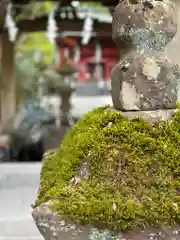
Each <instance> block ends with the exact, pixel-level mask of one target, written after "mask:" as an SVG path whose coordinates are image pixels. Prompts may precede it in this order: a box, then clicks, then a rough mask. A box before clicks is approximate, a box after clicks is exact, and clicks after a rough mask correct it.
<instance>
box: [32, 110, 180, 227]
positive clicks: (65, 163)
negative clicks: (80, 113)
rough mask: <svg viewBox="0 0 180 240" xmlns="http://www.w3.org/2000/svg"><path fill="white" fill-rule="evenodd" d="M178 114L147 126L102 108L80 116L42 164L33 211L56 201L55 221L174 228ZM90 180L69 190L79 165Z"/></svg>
mask: <svg viewBox="0 0 180 240" xmlns="http://www.w3.org/2000/svg"><path fill="white" fill-rule="evenodd" d="M179 149H180V112H179V111H178V112H177V113H176V114H175V116H174V117H173V119H172V120H171V121H166V122H163V121H157V122H154V123H153V124H152V125H150V124H148V122H146V121H145V120H143V119H141V118H136V119H134V120H133V121H128V119H127V118H126V117H124V116H122V115H121V114H120V113H119V112H118V111H110V110H108V109H106V107H101V108H98V109H95V110H93V111H91V112H89V113H88V114H86V115H85V116H84V117H83V118H82V119H80V120H79V121H78V122H77V124H75V125H74V126H73V127H72V129H71V130H70V131H69V132H68V133H67V135H66V136H65V138H64V140H63V142H62V144H61V146H60V148H59V150H58V151H57V152H56V153H55V154H52V155H51V156H50V159H48V160H47V161H46V159H45V160H44V162H43V169H42V172H41V186H40V191H39V195H38V198H37V201H36V204H35V205H36V206H37V205H39V204H41V203H43V202H46V201H48V200H49V199H56V201H54V204H53V206H52V208H53V210H54V211H57V212H58V214H60V215H65V216H69V217H70V218H71V219H73V220H75V221H80V222H81V223H82V224H91V225H94V226H95V227H98V228H108V229H110V230H128V229H133V228H144V227H147V226H159V225H165V224H174V223H179V222H180V150H179ZM85 158H86V159H88V163H89V170H90V176H89V177H88V179H82V180H81V181H80V182H79V183H78V184H74V185H70V184H69V183H70V181H71V179H72V178H73V177H74V176H75V175H76V173H77V171H78V169H79V167H80V165H81V161H82V160H83V159H85Z"/></svg>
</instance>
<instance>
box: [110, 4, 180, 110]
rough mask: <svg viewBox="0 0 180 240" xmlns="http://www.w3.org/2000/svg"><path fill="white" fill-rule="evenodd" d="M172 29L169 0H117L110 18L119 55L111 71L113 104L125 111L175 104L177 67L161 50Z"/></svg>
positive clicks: (179, 78)
mask: <svg viewBox="0 0 180 240" xmlns="http://www.w3.org/2000/svg"><path fill="white" fill-rule="evenodd" d="M176 30H177V18H176V13H175V8H174V4H173V3H172V2H170V1H168V0H162V1H158V0H157V1H156V0H148V1H136V0H130V1H129V0H123V1H120V3H119V4H118V6H117V8H116V10H115V14H114V18H113V37H114V39H115V41H116V43H117V48H118V51H119V55H120V61H119V63H118V64H117V65H116V66H115V68H114V69H113V71H112V75H111V86H112V100H113V105H114V107H115V108H117V109H120V110H126V111H128V110H141V111H143V110H156V109H173V108H175V106H176V101H177V98H178V87H179V84H180V68H179V67H178V66H176V65H172V64H171V63H170V62H169V61H168V59H167V57H165V56H164V55H163V53H162V52H163V50H164V47H165V46H166V44H167V43H168V42H169V41H170V40H171V39H172V38H173V37H174V35H175V34H176ZM158 51H159V52H160V53H158Z"/></svg>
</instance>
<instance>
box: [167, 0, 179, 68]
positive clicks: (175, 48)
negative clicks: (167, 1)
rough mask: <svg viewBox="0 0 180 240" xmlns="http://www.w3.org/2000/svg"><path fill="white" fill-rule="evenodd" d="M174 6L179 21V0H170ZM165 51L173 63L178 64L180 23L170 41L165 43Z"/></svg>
mask: <svg viewBox="0 0 180 240" xmlns="http://www.w3.org/2000/svg"><path fill="white" fill-rule="evenodd" d="M172 1H173V2H174V4H175V6H176V12H177V17H178V22H180V1H178V0H172ZM165 52H166V54H167V56H168V57H169V59H170V60H171V61H172V63H174V64H179V65H180V24H178V28H177V34H176V35H175V37H174V38H173V39H172V41H171V42H170V43H169V44H168V45H167V47H166V49H165Z"/></svg>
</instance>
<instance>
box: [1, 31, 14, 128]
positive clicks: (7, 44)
mask: <svg viewBox="0 0 180 240" xmlns="http://www.w3.org/2000/svg"><path fill="white" fill-rule="evenodd" d="M1 68H2V70H1V82H0V119H1V127H2V130H3V131H7V130H9V129H10V128H11V127H12V119H13V117H14V115H15V109H16V101H15V99H16V98H15V80H14V77H13V68H14V43H12V42H11V41H10V40H9V36H8V34H3V35H1Z"/></svg>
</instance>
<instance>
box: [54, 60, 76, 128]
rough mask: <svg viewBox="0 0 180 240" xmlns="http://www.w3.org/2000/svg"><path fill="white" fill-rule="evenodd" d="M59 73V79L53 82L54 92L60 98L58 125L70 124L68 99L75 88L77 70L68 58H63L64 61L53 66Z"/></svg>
mask: <svg viewBox="0 0 180 240" xmlns="http://www.w3.org/2000/svg"><path fill="white" fill-rule="evenodd" d="M53 69H54V70H55V72H56V73H57V74H58V75H59V77H60V81H57V82H56V84H55V92H56V93H57V94H58V95H59V97H60V99H61V104H60V114H59V125H60V126H62V125H66V126H67V125H68V126H69V125H72V123H73V122H72V119H71V117H70V109H71V104H70V99H71V95H72V93H73V92H74V90H75V87H74V84H73V83H74V80H75V79H74V76H73V75H74V74H75V73H76V72H78V68H76V67H75V66H73V65H72V64H71V63H70V61H69V60H68V59H65V61H64V63H63V64H62V65H60V66H57V67H55V68H53Z"/></svg>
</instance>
